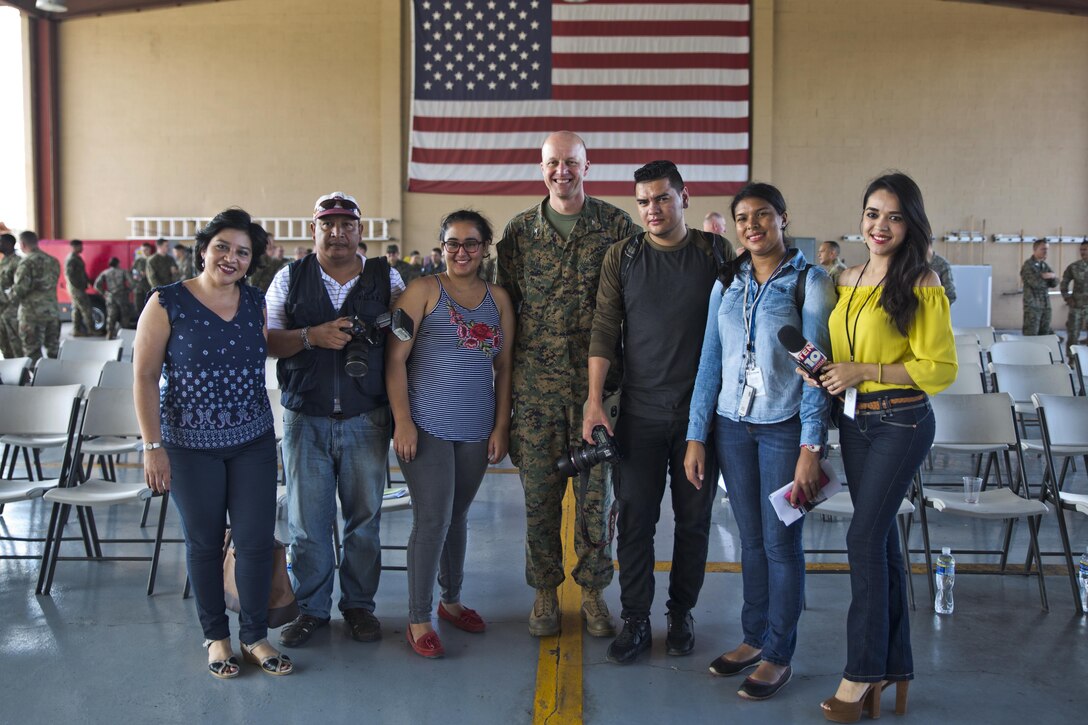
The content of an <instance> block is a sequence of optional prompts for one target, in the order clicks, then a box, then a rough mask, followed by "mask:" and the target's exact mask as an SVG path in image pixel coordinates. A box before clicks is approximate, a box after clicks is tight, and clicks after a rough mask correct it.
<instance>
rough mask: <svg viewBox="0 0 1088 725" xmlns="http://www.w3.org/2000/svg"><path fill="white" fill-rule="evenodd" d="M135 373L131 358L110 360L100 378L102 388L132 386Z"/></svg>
mask: <svg viewBox="0 0 1088 725" xmlns="http://www.w3.org/2000/svg"><path fill="white" fill-rule="evenodd" d="M134 378H135V375H134V373H133V368H132V362H131V361H129V360H109V361H107V362H106V364H105V366H103V368H102V375H101V377H99V378H98V387H100V388H131V387H132V383H133V379H134Z"/></svg>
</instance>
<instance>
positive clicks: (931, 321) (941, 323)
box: [904, 287, 959, 395]
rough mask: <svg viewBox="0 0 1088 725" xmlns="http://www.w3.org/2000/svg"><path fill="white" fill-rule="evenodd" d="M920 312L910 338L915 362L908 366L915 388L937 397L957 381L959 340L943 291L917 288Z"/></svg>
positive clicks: (908, 341) (908, 338)
mask: <svg viewBox="0 0 1088 725" xmlns="http://www.w3.org/2000/svg"><path fill="white" fill-rule="evenodd" d="M914 293H915V295H917V297H918V302H919V305H918V312H917V314H915V316H914V324H913V325H912V326H911V329H910V332H909V334H908V335H907V343H908V345H909V346H910V350H911V353H913V356H914V359H913V360H908V361H907V362H905V363H904V365H905V366H906V368H907V372H908V373H909V374H910V376H911V378H912V379H913V380H914V382H915V384H916V385H917V386H918V387H919V388H921V389H922V390H924V391H925V392H926V393H928V394H929V395H935V394H937V393H939V392H941V391H942V390H944V389H945V388H947V387H948V386H949V385H951V384H952V383H953V382H954V381H955V379H956V371H957V370H958V368H959V364H958V362H957V360H956V338H955V337H954V336H953V335H952V314H951V312H950V311H949V308H948V298H947V297H946V296H945V293H944V288H943V287H915V288H914Z"/></svg>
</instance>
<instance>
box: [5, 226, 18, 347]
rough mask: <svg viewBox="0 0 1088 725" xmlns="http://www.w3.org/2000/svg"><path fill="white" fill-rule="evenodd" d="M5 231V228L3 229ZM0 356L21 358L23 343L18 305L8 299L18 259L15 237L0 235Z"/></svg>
mask: <svg viewBox="0 0 1088 725" xmlns="http://www.w3.org/2000/svg"><path fill="white" fill-rule="evenodd" d="M4 228H5V229H6V228H7V227H4ZM0 254H3V255H4V258H3V259H0V354H3V356H4V357H6V358H13V357H22V356H23V343H22V341H21V340H20V339H19V304H18V303H17V302H13V301H12V300H11V299H10V298H9V297H8V291H9V290H10V289H11V288H12V287H13V286H14V285H15V268H16V267H18V266H19V258H18V257H17V256H15V235H14V234H4V235H0Z"/></svg>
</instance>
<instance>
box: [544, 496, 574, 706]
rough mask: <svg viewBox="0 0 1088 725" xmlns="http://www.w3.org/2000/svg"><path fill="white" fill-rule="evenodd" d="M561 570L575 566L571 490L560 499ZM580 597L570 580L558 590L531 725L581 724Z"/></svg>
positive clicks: (545, 643)
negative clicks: (555, 622)
mask: <svg viewBox="0 0 1088 725" xmlns="http://www.w3.org/2000/svg"><path fill="white" fill-rule="evenodd" d="M561 538H562V542H563V552H564V553H563V570H564V571H568V572H569V571H571V570H573V569H574V565H575V564H577V563H578V557H577V555H576V554H575V553H574V488H573V487H572V486H568V487H567V494H566V496H564V497H563V529H562V537H561ZM581 606H582V598H581V592H580V591H579V588H578V585H577V584H576V583H575V582H574V578H573V577H571V576H568V577H567V578H566V579H564V580H563V584H562V585H561V586H560V587H559V611H560V615H561V616H560V620H559V623H560V630H559V635H558V636H555V637H541V638H540V659H539V661H538V662H537V666H536V696H535V698H534V700H533V705H534V707H533V723H534V725H545V723H547V725H581V723H582V612H581Z"/></svg>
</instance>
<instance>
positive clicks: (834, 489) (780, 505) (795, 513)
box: [768, 458, 842, 526]
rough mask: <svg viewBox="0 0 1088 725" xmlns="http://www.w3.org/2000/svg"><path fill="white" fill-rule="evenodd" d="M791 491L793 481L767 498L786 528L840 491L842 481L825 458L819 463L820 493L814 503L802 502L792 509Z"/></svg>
mask: <svg viewBox="0 0 1088 725" xmlns="http://www.w3.org/2000/svg"><path fill="white" fill-rule="evenodd" d="M791 490H793V481H790V482H789V483H787V484H786V485H785V486H783V487H782V488H780V489H778V490H777V491H775V492H774V493H772V494H771V495H770V496H768V498H769V499H770V501H771V506H773V507H774V512H775V513H776V514H778V519H779V520H780V521H781V522H782V523H784V524H785V525H786V526H789V525H790V524H792V523H793V522H795V521H797V520H798V519H800V518H802V517H803V516H804V515H805V514H806V513H808V512H809V511H811V510H812V509H813V508H814V507H815V506H816V505H817V504H821V503H823V502H824V501H826V500H827V499H829V498H831V497H832V496H834V495H835V494H836V493H838V492H839V491H841V490H842V481H840V480H839V474H838V473H836V472H835V469H834V468H832V467H831V464H830V463H828V461H827V459H826V458H825V459H824V460H822V461H820V493H819V494H818V495H817V496H816V500H815V501H804V502H802V504H801V505H800V506H798V507H797V508H794V507H793V505H792V504H791V503H790V499H789V495H790V491H791Z"/></svg>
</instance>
